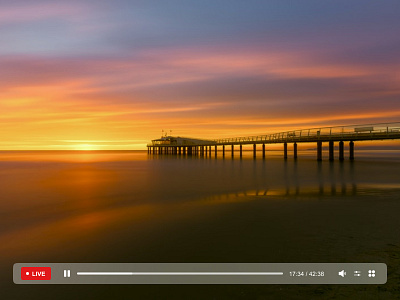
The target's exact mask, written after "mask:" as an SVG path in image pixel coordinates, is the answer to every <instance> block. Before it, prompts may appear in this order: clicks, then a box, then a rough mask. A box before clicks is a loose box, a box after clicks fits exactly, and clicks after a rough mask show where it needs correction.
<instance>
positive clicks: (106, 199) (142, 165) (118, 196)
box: [0, 151, 400, 299]
mask: <svg viewBox="0 0 400 300" xmlns="http://www.w3.org/2000/svg"><path fill="white" fill-rule="evenodd" d="M251 155H252V153H251V152H246V153H245V154H244V157H243V159H239V158H238V157H237V156H238V155H237V154H236V157H235V159H231V157H230V152H227V153H226V156H225V159H223V158H222V155H221V153H219V154H218V158H215V157H214V156H211V157H204V158H203V157H184V156H166V155H164V156H156V155H148V154H147V153H146V151H130V152H127V151H93V152H86V151H81V152H71V151H32V152H25V151H3V152H0V266H1V271H2V272H1V274H0V280H1V286H2V291H3V292H2V293H3V295H6V296H7V297H6V298H3V299H27V298H29V299H36V296H37V297H38V298H41V299H74V298H75V297H77V296H78V295H86V296H87V299H89V298H92V297H93V298H97V299H100V298H101V299H103V298H104V299H107V298H113V296H115V295H116V294H119V295H120V296H123V297H124V299H131V296H135V295H136V296H137V298H138V299H140V298H142V299H143V298H149V297H150V298H151V297H153V298H171V299H173V298H188V297H195V298H196V297H199V298H213V297H214V298H216V299H218V298H239V299H249V298H250V299H251V298H257V299H264V298H265V299H267V295H276V296H280V297H290V298H295V299H296V297H302V296H301V295H303V294H304V295H306V296H309V297H310V296H311V297H312V296H313V295H314V296H320V295H322V296H324V297H331V298H332V299H334V298H335V297H336V296H337V295H339V296H340V295H344V296H351V297H358V296H368V295H374V293H375V292H376V293H377V294H378V295H379V296H381V297H383V299H385V297H386V296H388V297H389V298H390V297H392V296H395V297H399V295H400V291H399V288H398V282H400V281H399V279H400V272H399V270H400V268H399V266H400V263H399V260H400V258H399V253H400V217H399V214H400V151H356V160H355V161H354V162H351V161H349V160H345V161H344V162H339V161H338V160H335V161H334V162H329V161H327V160H326V158H325V159H324V161H322V162H317V161H316V157H315V153H314V151H299V158H298V160H297V161H294V160H293V159H292V158H291V157H289V159H288V160H287V161H285V160H283V158H282V156H283V155H282V153H281V152H279V151H270V152H267V158H266V159H265V160H263V159H262V158H261V157H258V158H257V159H255V160H254V159H252V157H251ZM16 262H385V263H387V264H388V266H389V282H388V284H386V285H385V286H383V287H379V288H378V287H377V286H373V287H371V286H368V287H365V286H363V287H360V286H352V287H350V286H346V287H332V286H295V287H294V286H290V287H288V286H213V287H212V286H21V285H19V286H16V285H14V284H13V283H12V265H13V263H16ZM396 280H397V283H396V284H394V283H393V284H392V282H395V281H396ZM396 287H397V288H396ZM338 289H339V292H338ZM52 293H56V294H57V296H55V294H52ZM293 293H295V294H293ZM171 295H172V296H174V295H175V297H169V296H171ZM389 298H388V299H389ZM338 299H340V298H338ZM368 299H369V298H368Z"/></svg>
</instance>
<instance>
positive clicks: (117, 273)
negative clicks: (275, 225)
mask: <svg viewBox="0 0 400 300" xmlns="http://www.w3.org/2000/svg"><path fill="white" fill-rule="evenodd" d="M76 275H78V276H92V275H93V276H98V275H100V276H135V275H136V276H148V275H153V276H187V275H188V276H193V275H195V276H198V275H203V276H204V275H207V276H235V275H240V276H243V275H245V276H249V275H250V276H253V275H261V276H268V275H272V276H279V275H283V272H77V273H76Z"/></svg>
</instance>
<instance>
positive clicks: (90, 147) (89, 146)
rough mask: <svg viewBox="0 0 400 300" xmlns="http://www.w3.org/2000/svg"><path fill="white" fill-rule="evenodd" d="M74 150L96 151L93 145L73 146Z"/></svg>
mask: <svg viewBox="0 0 400 300" xmlns="http://www.w3.org/2000/svg"><path fill="white" fill-rule="evenodd" d="M75 150H83V151H90V150H98V149H97V148H96V147H95V146H94V145H90V144H79V145H76V146H75Z"/></svg>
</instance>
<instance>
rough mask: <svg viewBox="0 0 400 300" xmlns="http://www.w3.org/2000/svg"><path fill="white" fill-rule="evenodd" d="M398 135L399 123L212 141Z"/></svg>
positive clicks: (251, 141) (327, 138)
mask: <svg viewBox="0 0 400 300" xmlns="http://www.w3.org/2000/svg"><path fill="white" fill-rule="evenodd" d="M397 135H400V122H396V123H378V124H361V125H349V126H333V127H316V128H309V129H299V130H290V131H285V132H278V133H273V134H266V135H256V136H247V137H234V138H224V139H216V140H213V142H214V143H215V144H236V143H242V144H251V143H262V142H264V143H282V142H296V141H297V142H308V141H310V142H311V141H319V140H320V141H329V140H370V139H371V140H373V139H380V138H383V139H385V138H390V137H391V136H397Z"/></svg>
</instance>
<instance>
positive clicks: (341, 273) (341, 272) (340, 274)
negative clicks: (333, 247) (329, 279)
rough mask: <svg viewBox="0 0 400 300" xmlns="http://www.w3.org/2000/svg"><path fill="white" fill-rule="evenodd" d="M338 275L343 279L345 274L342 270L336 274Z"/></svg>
mask: <svg viewBox="0 0 400 300" xmlns="http://www.w3.org/2000/svg"><path fill="white" fill-rule="evenodd" d="M338 275H339V276H342V277H344V276H346V272H345V271H344V270H342V271H340V272H339V273H338Z"/></svg>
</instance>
